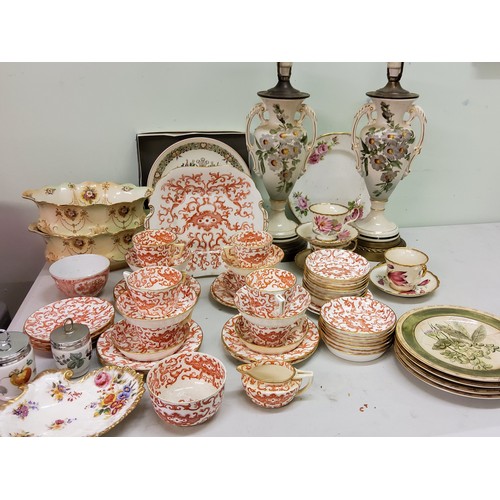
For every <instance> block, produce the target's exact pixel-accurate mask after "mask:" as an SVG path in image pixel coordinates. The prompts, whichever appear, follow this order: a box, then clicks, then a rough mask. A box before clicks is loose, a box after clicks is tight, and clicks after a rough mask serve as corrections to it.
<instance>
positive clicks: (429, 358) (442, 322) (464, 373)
mask: <svg viewBox="0 0 500 500" xmlns="http://www.w3.org/2000/svg"><path fill="white" fill-rule="evenodd" d="M396 341H397V342H399V343H400V344H401V346H402V347H403V348H404V349H405V350H406V351H408V352H409V353H410V354H411V355H412V356H413V357H414V358H415V359H416V360H418V361H420V362H421V363H423V364H425V365H426V366H429V367H431V368H433V369H434V370H437V371H439V372H442V373H445V374H449V375H453V376H455V377H459V378H463V379H467V380H475V381H483V382H492V383H498V382H500V317H498V316H494V315H492V314H489V313H486V312H483V311H478V310H475V309H468V308H465V307H460V306H430V307H424V308H420V309H414V310H412V311H409V312H407V313H406V314H404V315H402V316H401V317H400V318H399V320H398V322H397V324H396Z"/></svg>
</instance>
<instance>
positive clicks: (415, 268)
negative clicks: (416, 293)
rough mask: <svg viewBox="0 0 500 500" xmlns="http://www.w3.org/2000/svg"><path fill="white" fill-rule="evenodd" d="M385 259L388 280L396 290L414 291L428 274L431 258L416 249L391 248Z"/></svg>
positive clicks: (387, 251) (386, 252)
mask: <svg viewBox="0 0 500 500" xmlns="http://www.w3.org/2000/svg"><path fill="white" fill-rule="evenodd" d="M384 257H385V261H386V263H387V279H388V281H389V285H390V286H391V288H393V289H394V290H397V291H400V292H407V291H410V290H414V289H415V288H416V286H417V285H418V284H419V282H420V280H421V279H422V278H423V277H424V276H425V273H426V272H427V262H428V261H429V257H428V256H427V255H426V254H425V253H424V252H422V251H420V250H417V249H415V248H408V247H394V248H389V249H388V250H386V251H385V253H384Z"/></svg>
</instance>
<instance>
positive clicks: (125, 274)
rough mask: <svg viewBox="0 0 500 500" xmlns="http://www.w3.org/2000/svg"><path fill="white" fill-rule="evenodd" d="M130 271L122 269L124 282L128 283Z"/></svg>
mask: <svg viewBox="0 0 500 500" xmlns="http://www.w3.org/2000/svg"><path fill="white" fill-rule="evenodd" d="M131 274H132V273H131V272H130V271H123V279H124V280H125V283H127V284H128V278H129V277H130V275H131Z"/></svg>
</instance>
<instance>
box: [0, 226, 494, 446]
mask: <svg viewBox="0 0 500 500" xmlns="http://www.w3.org/2000/svg"><path fill="white" fill-rule="evenodd" d="M401 236H402V237H403V238H404V239H405V241H406V243H407V245H408V246H413V247H416V248H419V249H421V250H423V251H424V252H425V253H427V254H428V255H429V258H430V259H429V264H428V268H429V270H430V271H431V272H433V273H434V274H436V275H437V276H438V278H439V279H440V282H441V285H440V287H439V288H438V289H437V290H436V291H435V292H433V293H431V294H429V295H427V296H424V297H420V298H399V297H396V296H393V295H389V294H386V293H384V292H382V291H379V290H378V289H377V288H376V287H374V286H373V285H372V284H370V290H371V291H372V293H373V295H374V297H375V298H376V299H378V300H380V301H382V302H384V303H386V304H387V305H389V306H390V307H392V308H393V310H394V311H395V312H396V314H397V316H398V317H399V316H401V315H402V314H404V313H405V312H407V311H409V310H411V309H415V308H421V307H424V306H428V305H456V306H464V307H470V308H473V309H479V310H482V311H485V312H488V313H491V314H494V315H500V294H499V291H498V290H499V288H500V259H499V258H498V255H499V253H498V248H499V246H500V223H491V224H473V225H457V226H445V227H440V226H435V227H421V228H406V229H401ZM373 265H376V263H375V262H374V263H373ZM278 267H282V268H284V269H289V270H292V271H294V272H295V273H296V274H297V276H301V271H300V270H299V269H298V268H297V267H296V265H295V264H294V263H293V262H288V263H281V264H280V265H279V266H278ZM47 269H48V266H47V265H46V266H45V267H44V268H43V269H42V271H41V272H40V274H39V276H38V278H37V279H36V281H35V283H34V284H33V287H32V288H31V290H30V291H29V293H28V294H27V296H26V298H25V300H24V302H23V303H22V305H21V306H20V308H19V310H18V312H17V313H16V315H15V317H14V318H13V320H12V322H11V325H10V326H9V330H13V331H22V328H23V324H24V322H25V320H26V319H27V318H28V317H29V316H30V315H31V314H32V313H33V312H34V311H36V310H37V309H38V308H40V307H43V306H45V305H46V304H49V303H51V302H54V301H56V300H60V299H63V298H65V297H64V296H63V295H62V294H61V292H59V291H58V290H57V289H56V287H55V285H54V283H53V281H52V278H51V277H50V276H49V274H48V271H47ZM122 272H123V270H118V271H114V272H112V273H111V274H110V278H109V281H108V283H107V285H106V287H105V289H104V291H103V293H102V294H101V295H100V296H101V297H102V298H104V299H107V300H110V301H112V297H113V295H112V293H113V287H114V285H115V283H116V282H117V281H119V280H120V279H121V275H122ZM197 279H198V280H199V282H200V284H201V287H202V292H201V297H200V300H199V302H198V304H197V305H196V307H195V309H194V312H193V319H194V320H195V321H196V322H197V323H198V324H199V325H200V326H201V327H202V329H203V332H204V337H203V342H202V345H201V347H200V351H202V352H206V353H209V354H212V355H214V356H216V357H217V358H219V359H220V360H221V361H222V362H223V363H224V365H225V367H226V369H227V382H226V388H225V395H224V399H223V403H222V406H221V408H220V410H219V412H218V413H217V414H216V415H215V416H214V417H213V418H212V419H210V420H209V421H207V422H206V423H204V424H202V425H199V426H194V427H191V428H180V427H175V426H172V425H169V424H166V423H165V422H163V421H162V420H160V419H159V418H158V417H157V415H156V414H155V412H154V410H153V407H152V404H151V401H150V399H149V395H148V392H147V390H146V392H145V393H144V395H143V397H142V399H141V401H140V403H139V405H138V406H137V408H135V409H134V411H133V412H132V413H131V414H130V415H129V416H128V417H127V418H126V419H124V420H123V421H122V422H121V423H120V424H119V425H117V426H116V427H115V428H113V429H112V430H111V431H110V432H109V433H108V434H106V435H107V436H123V437H126V436H144V437H148V436H206V437H209V436H218V437H248V436H252V437H257V436H258V437H269V436H275V437H279V436H283V437H306V436H309V437H318V436H330V437H334V436H347V437H355V436H373V437H382V436H399V437H413V436H429V437H432V436H500V400H481V399H472V398H465V397H461V396H457V395H454V394H450V393H447V392H444V391H441V390H439V389H436V388H434V387H431V386H429V385H427V384H425V383H424V382H421V381H420V380H418V379H417V378H416V377H414V376H413V375H411V374H409V373H408V372H406V371H405V369H404V368H403V367H401V366H400V364H399V363H398V361H397V360H396V359H395V357H394V354H393V352H392V349H391V350H389V351H388V352H386V353H385V354H384V355H383V356H382V357H381V358H379V359H377V360H375V361H372V362H368V363H355V362H349V361H344V360H342V359H340V358H338V357H336V356H335V355H333V354H332V353H330V352H329V351H328V350H327V348H326V346H325V345H324V344H323V342H322V341H320V345H319V347H318V349H317V351H316V352H315V353H314V354H313V355H312V356H311V357H310V358H308V359H306V360H304V361H302V362H300V363H298V364H297V365H296V366H297V367H298V368H301V369H304V370H312V371H313V372H314V382H313V384H312V386H311V388H310V389H309V390H308V391H306V392H305V393H303V394H302V395H301V396H297V397H296V398H295V399H294V401H293V402H292V403H291V404H289V405H287V406H285V407H283V408H280V409H274V410H270V409H264V408H261V407H259V406H257V405H255V404H253V403H252V402H251V401H250V400H249V399H248V397H247V396H246V394H245V393H244V391H243V388H242V386H241V382H240V376H239V373H238V372H237V371H236V368H235V367H236V366H237V365H238V364H240V363H241V362H240V361H238V360H236V359H234V358H233V357H232V356H231V355H230V354H228V353H227V352H226V351H225V349H224V347H223V345H222V341H221V329H222V326H223V325H224V323H225V322H226V321H227V320H228V319H229V318H230V317H231V316H233V315H235V314H237V311H236V310H233V309H230V308H227V307H224V306H222V305H220V304H219V303H218V302H216V301H215V300H213V298H212V297H211V296H210V291H209V289H210V284H211V283H212V281H213V279H214V277H200V278H197ZM308 315H309V317H310V318H311V319H313V320H314V321H315V322H317V318H318V317H317V316H316V315H314V314H312V313H308ZM120 319H121V318H120V316H119V313H118V312H117V314H116V319H115V321H119V320H120ZM36 364H37V369H38V371H39V372H40V371H42V370H45V369H53V368H55V363H54V361H53V360H52V357H51V355H50V353H42V352H40V351H36ZM99 366H100V364H99V362H98V359H97V355H96V354H95V352H94V355H93V359H92V366H91V369H94V368H98V367H99Z"/></svg>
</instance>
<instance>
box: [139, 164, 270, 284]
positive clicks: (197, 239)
mask: <svg viewBox="0 0 500 500" xmlns="http://www.w3.org/2000/svg"><path fill="white" fill-rule="evenodd" d="M149 204H150V209H151V212H150V214H149V215H148V217H147V218H146V220H145V222H144V226H145V227H146V228H147V229H169V230H170V231H173V232H175V233H176V234H177V235H178V237H179V239H181V240H183V241H187V242H189V243H188V249H189V250H190V252H191V253H192V254H193V258H192V261H191V262H190V264H189V265H188V267H187V269H186V271H187V272H188V273H189V274H191V275H192V276H209V275H218V274H220V273H221V272H223V271H225V270H226V269H225V267H224V265H223V263H222V260H221V252H222V247H224V246H226V245H228V244H229V243H230V238H231V237H232V236H233V235H234V234H236V233H237V232H239V231H242V230H251V229H254V230H266V228H267V212H266V211H265V209H264V207H263V200H262V195H261V194H260V192H259V190H258V189H257V187H256V186H255V183H254V181H253V179H252V178H251V177H250V176H249V175H247V174H245V173H243V172H240V171H239V170H237V169H235V168H234V167H232V166H230V165H227V164H226V165H223V166H218V167H204V168H200V167H184V168H175V169H173V170H171V171H170V172H168V173H167V174H166V175H165V177H162V178H161V180H160V181H159V182H158V183H157V184H156V186H155V189H154V191H153V194H152V195H151V197H150V200H149Z"/></svg>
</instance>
